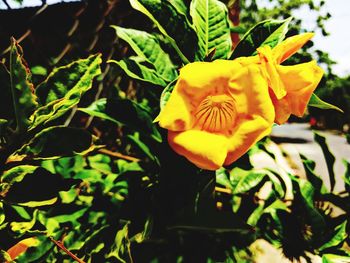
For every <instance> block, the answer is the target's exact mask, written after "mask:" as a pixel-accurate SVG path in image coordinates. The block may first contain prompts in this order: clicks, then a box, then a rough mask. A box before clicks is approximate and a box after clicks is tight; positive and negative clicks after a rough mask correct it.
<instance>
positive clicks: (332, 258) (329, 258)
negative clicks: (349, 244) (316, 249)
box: [322, 254, 350, 263]
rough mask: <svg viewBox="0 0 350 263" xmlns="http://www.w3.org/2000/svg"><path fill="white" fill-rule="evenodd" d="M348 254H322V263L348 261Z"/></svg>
mask: <svg viewBox="0 0 350 263" xmlns="http://www.w3.org/2000/svg"><path fill="white" fill-rule="evenodd" d="M349 262H350V257H349V256H341V255H335V254H324V255H323V256H322V263H349Z"/></svg>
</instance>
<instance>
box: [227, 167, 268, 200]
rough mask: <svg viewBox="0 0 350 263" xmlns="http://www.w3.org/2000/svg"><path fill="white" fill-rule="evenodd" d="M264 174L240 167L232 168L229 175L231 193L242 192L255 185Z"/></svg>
mask: <svg viewBox="0 0 350 263" xmlns="http://www.w3.org/2000/svg"><path fill="white" fill-rule="evenodd" d="M265 176H266V174H264V173H257V172H254V171H245V170H242V169H240V168H234V169H233V170H232V171H231V172H230V177H231V178H233V181H232V179H231V182H232V189H233V190H232V193H233V194H242V193H245V192H247V191H249V190H250V189H252V188H254V187H255V186H257V185H258V184H259V183H260V182H261V181H262V180H263V179H264V178H265Z"/></svg>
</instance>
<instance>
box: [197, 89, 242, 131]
mask: <svg viewBox="0 0 350 263" xmlns="http://www.w3.org/2000/svg"><path fill="white" fill-rule="evenodd" d="M236 114H237V111H236V107H235V101H234V99H233V98H232V97H230V96H228V95H215V96H207V97H206V98H205V99H204V100H202V101H201V103H200V104H199V105H198V107H197V109H196V112H195V117H196V124H195V126H196V127H198V128H200V129H201V130H206V131H208V132H225V131H227V130H228V129H230V128H231V127H233V124H234V122H235V119H236Z"/></svg>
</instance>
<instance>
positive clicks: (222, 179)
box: [215, 167, 232, 189]
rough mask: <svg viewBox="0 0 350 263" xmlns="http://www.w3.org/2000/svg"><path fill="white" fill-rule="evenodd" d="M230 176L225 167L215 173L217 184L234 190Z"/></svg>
mask: <svg viewBox="0 0 350 263" xmlns="http://www.w3.org/2000/svg"><path fill="white" fill-rule="evenodd" d="M228 176H229V175H228V171H227V170H226V169H225V168H223V167H221V168H220V169H218V170H216V171H215V178H216V183H217V184H220V185H222V186H225V187H226V188H228V189H232V185H231V182H230V180H229V178H228Z"/></svg>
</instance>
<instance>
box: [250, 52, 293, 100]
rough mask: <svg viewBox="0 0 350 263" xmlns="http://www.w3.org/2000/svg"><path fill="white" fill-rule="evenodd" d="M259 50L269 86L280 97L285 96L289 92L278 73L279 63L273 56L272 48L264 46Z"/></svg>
mask: <svg viewBox="0 0 350 263" xmlns="http://www.w3.org/2000/svg"><path fill="white" fill-rule="evenodd" d="M257 51H258V53H259V57H260V63H261V65H262V71H263V73H264V76H265V78H266V79H267V81H268V85H269V87H270V88H271V89H272V90H273V92H274V94H275V96H276V97H277V98H278V99H281V98H283V97H284V96H285V95H286V94H287V91H286V89H285V87H284V85H283V82H282V81H281V79H280V77H279V75H278V73H277V69H276V66H277V64H276V61H275V59H274V58H273V55H272V50H271V48H270V47H269V46H263V47H260V48H258V49H257Z"/></svg>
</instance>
